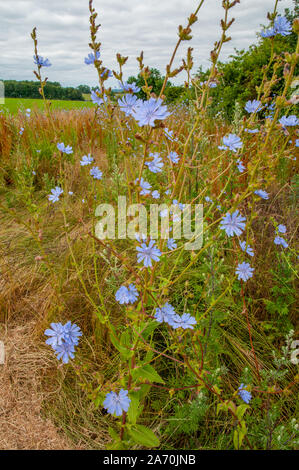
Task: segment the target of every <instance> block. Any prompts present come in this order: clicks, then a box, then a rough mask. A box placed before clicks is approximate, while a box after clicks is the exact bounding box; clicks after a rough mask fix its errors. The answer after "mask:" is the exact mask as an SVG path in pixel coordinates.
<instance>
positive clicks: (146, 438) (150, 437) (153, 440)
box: [129, 424, 160, 448]
mask: <svg viewBox="0 0 299 470" xmlns="http://www.w3.org/2000/svg"><path fill="white" fill-rule="evenodd" d="M129 433H130V436H131V437H132V439H133V440H134V441H135V442H137V443H138V444H141V445H144V446H146V447H150V448H152V447H157V446H158V445H160V441H159V439H158V438H157V436H156V435H155V434H154V433H153V431H152V430H151V429H149V428H147V427H146V426H142V425H141V424H137V425H136V426H134V427H132V428H131V429H129Z"/></svg>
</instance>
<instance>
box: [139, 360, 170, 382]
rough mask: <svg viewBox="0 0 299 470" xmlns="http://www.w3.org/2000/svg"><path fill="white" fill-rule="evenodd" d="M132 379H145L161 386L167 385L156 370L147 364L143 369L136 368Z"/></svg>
mask: <svg viewBox="0 0 299 470" xmlns="http://www.w3.org/2000/svg"><path fill="white" fill-rule="evenodd" d="M132 377H133V379H134V380H136V379H145V380H149V381H150V382H157V383H160V384H164V383H165V382H164V380H163V379H162V378H161V377H160V375H159V374H158V372H156V371H155V369H154V368H153V367H152V366H150V365H149V364H146V365H145V366H142V367H136V368H135V369H133V370H132Z"/></svg>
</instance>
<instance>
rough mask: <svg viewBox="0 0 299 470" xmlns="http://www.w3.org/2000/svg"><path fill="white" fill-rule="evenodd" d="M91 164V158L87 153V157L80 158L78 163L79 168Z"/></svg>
mask: <svg viewBox="0 0 299 470" xmlns="http://www.w3.org/2000/svg"><path fill="white" fill-rule="evenodd" d="M92 162H93V158H92V156H91V155H90V153H89V154H88V155H84V156H83V157H82V160H81V161H80V165H81V166H85V165H90V164H91V163H92Z"/></svg>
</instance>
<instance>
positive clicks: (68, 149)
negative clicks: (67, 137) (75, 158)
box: [57, 142, 73, 155]
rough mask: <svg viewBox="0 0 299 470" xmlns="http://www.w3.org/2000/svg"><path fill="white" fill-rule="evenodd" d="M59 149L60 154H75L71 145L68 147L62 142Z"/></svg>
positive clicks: (58, 146)
mask: <svg viewBox="0 0 299 470" xmlns="http://www.w3.org/2000/svg"><path fill="white" fill-rule="evenodd" d="M57 148H58V150H59V151H60V152H62V153H66V154H68V155H69V154H71V153H73V149H72V147H71V146H70V145H68V146H67V147H66V146H65V145H64V143H63V142H60V143H59V144H57Z"/></svg>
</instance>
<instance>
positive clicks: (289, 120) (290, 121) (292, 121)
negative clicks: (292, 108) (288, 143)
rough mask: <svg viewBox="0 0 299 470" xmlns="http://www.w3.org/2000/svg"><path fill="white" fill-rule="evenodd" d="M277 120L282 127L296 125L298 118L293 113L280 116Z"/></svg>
mask: <svg viewBox="0 0 299 470" xmlns="http://www.w3.org/2000/svg"><path fill="white" fill-rule="evenodd" d="M279 122H280V124H281V125H282V126H284V127H287V126H298V124H299V119H298V118H297V116H295V114H291V116H282V118H280V119H279Z"/></svg>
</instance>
